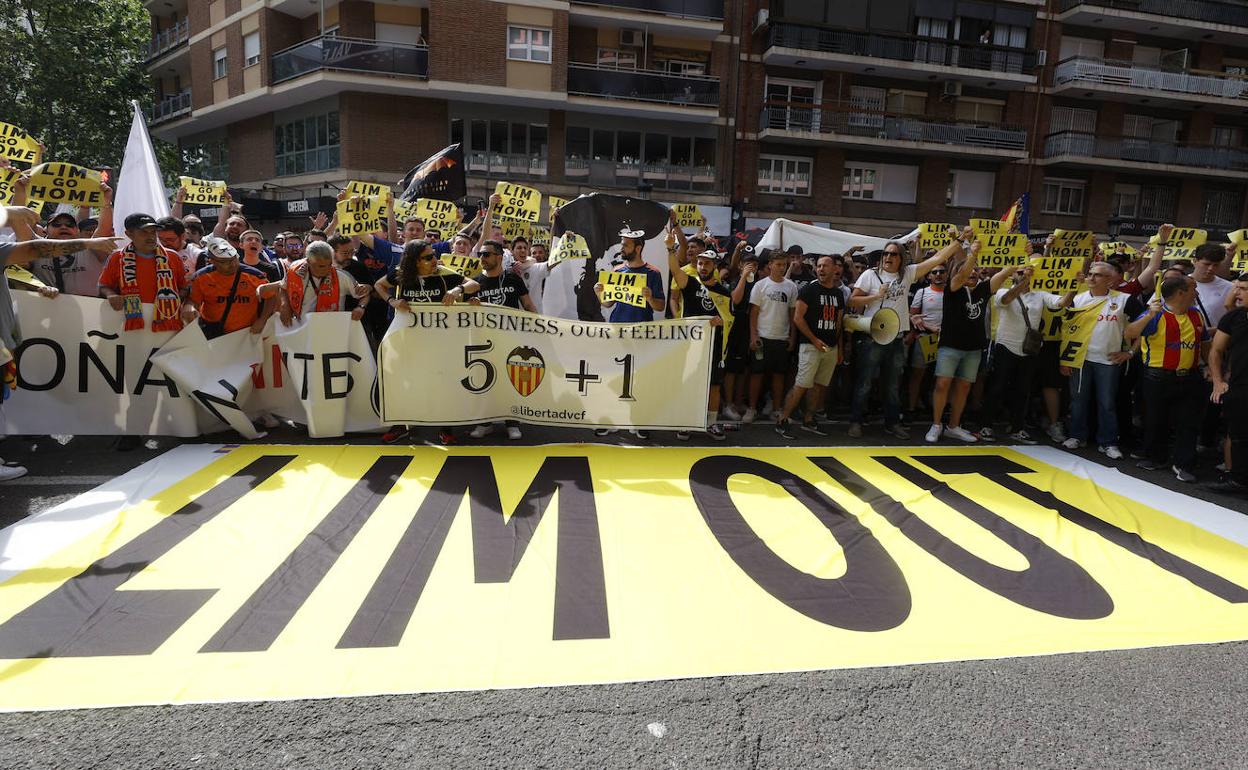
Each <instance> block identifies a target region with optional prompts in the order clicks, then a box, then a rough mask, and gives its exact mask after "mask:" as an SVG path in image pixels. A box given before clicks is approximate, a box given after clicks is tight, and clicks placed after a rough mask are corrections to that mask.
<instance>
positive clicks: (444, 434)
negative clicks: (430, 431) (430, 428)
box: [438, 430, 455, 446]
mask: <svg viewBox="0 0 1248 770" xmlns="http://www.w3.org/2000/svg"><path fill="white" fill-rule="evenodd" d="M438 441H440V442H442V446H450V445H451V444H454V443H455V434H454V433H451V432H450V431H449V430H440V431H438Z"/></svg>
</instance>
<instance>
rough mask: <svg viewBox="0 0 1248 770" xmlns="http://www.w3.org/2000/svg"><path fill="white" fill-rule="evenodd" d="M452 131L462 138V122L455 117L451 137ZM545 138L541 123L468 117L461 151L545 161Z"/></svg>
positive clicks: (453, 134)
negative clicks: (466, 134)
mask: <svg viewBox="0 0 1248 770" xmlns="http://www.w3.org/2000/svg"><path fill="white" fill-rule="evenodd" d="M457 126H458V127H457ZM456 132H458V133H459V135H460V136H461V137H462V135H463V121H462V120H461V119H459V118H456V119H454V120H452V121H451V134H452V136H455V134H456ZM546 137H547V128H546V125H545V124H537V125H531V124H528V123H520V122H515V123H513V122H509V121H506V120H486V119H484V118H472V119H470V120H469V121H468V137H467V139H466V142H465V144H464V152H471V153H490V154H493V155H529V156H534V157H539V158H545V157H546V145H547V142H546ZM452 141H454V139H452Z"/></svg>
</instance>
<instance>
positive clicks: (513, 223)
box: [495, 218, 533, 243]
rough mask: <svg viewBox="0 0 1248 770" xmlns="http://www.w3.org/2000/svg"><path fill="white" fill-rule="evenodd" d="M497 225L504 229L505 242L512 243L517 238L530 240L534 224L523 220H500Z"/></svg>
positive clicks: (496, 222)
mask: <svg viewBox="0 0 1248 770" xmlns="http://www.w3.org/2000/svg"><path fill="white" fill-rule="evenodd" d="M495 224H496V225H498V226H499V227H500V228H502V231H503V240H505V241H507V243H511V242H512V241H514V240H515V239H516V238H528V237H529V231H530V229H532V226H533V225H532V223H530V222H526V221H524V220H522V219H510V218H507V219H499V220H496V221H495Z"/></svg>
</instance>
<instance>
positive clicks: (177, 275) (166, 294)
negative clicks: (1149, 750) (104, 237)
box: [99, 213, 195, 332]
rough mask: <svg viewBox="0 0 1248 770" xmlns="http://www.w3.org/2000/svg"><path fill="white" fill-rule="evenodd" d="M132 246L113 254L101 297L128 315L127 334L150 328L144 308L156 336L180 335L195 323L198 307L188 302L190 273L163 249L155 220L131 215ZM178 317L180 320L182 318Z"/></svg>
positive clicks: (128, 226) (103, 275)
mask: <svg viewBox="0 0 1248 770" xmlns="http://www.w3.org/2000/svg"><path fill="white" fill-rule="evenodd" d="M124 226H125V228H126V237H127V238H129V239H130V244H129V245H128V246H126V247H125V248H124V249H122V250H121V251H115V252H113V254H112V255H111V256H110V257H109V258H108V262H106V263H105V264H104V271H103V272H102V273H101V274H100V281H99V292H100V296H101V297H103V298H104V299H106V300H108V304H109V305H110V306H112V308H113V309H114V310H117V311H120V312H122V313H124V314H125V316H126V321H125V328H126V330H128V331H133V330H135V329H142V328H143V327H144V326H145V325H146V323H147V322H146V320H145V319H144V318H143V305H145V304H151V305H154V307H153V309H152V331H156V332H162V331H178V330H179V329H181V328H182V324H183V322H184V321H185V322H187V323H189V322H190V321H192V320H194V318H195V306H194V305H192V304H191V303H190V302H189V301H184V300H185V298H186V295H187V292H188V287H187V284H186V271H185V270H184V269H183V267H182V259H181V258H180V257H179V256H178V253H177V252H176V251H171V250H169V249H166V248H165V247H164V246H161V245H160V242H159V241H158V240H157V236H156V220H155V219H153V218H152V215H151V214H139V213H136V214H131V215H130V216H128V217H126V221H125V223H124ZM179 311H180V312H181V318H179Z"/></svg>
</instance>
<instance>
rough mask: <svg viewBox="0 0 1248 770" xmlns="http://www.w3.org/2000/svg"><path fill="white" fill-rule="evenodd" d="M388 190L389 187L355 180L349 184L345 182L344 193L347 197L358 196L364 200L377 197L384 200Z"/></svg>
mask: <svg viewBox="0 0 1248 770" xmlns="http://www.w3.org/2000/svg"><path fill="white" fill-rule="evenodd" d="M389 189H390V188H389V187H387V186H386V185H384V184H382V183H380V182H361V181H359V180H358V179H357V180H354V181H351V182H347V190H346V192H347V195H348V196H356V195H358V196H362V197H365V198H371V197H373V196H379V197H382V198H384V197H385V196H386V192H387V191H389Z"/></svg>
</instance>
